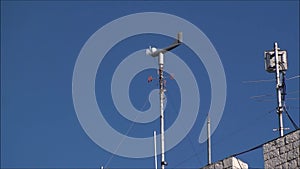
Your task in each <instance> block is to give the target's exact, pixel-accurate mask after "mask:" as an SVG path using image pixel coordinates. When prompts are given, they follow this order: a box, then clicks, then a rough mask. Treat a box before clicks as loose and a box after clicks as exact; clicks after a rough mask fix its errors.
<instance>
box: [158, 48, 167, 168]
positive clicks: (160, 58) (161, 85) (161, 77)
mask: <svg viewBox="0 0 300 169" xmlns="http://www.w3.org/2000/svg"><path fill="white" fill-rule="evenodd" d="M158 65H159V88H160V92H159V93H160V95H159V99H160V139H161V169H164V168H165V165H166V162H165V136H164V132H165V131H164V130H165V129H164V93H165V89H164V75H163V72H164V71H163V69H164V54H163V53H159V56H158Z"/></svg>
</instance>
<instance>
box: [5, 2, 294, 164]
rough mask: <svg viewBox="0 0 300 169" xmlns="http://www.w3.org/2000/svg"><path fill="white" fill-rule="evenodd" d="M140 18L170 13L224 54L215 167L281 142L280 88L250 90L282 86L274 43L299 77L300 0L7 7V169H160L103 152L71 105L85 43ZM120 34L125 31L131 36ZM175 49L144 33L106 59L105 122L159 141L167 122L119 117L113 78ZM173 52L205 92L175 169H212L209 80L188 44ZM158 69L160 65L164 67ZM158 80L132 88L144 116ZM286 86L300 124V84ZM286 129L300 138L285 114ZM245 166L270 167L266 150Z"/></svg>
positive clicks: (99, 85) (174, 155)
mask: <svg viewBox="0 0 300 169" xmlns="http://www.w3.org/2000/svg"><path fill="white" fill-rule="evenodd" d="M140 12H162V13H168V14H172V15H175V16H178V17H180V18H183V19H185V20H187V21H189V22H191V23H192V24H194V25H195V26H196V27H197V28H198V29H200V30H201V31H202V32H203V33H204V34H205V35H206V36H207V37H208V38H209V40H210V41H211V43H212V44H213V45H214V47H215V49H216V51H217V52H218V54H219V57H220V59H221V62H222V64H223V67H224V72H225V75H226V82H227V97H226V105H225V109H224V112H223V116H222V118H221V121H220V123H219V125H218V127H217V129H216V131H215V132H214V133H213V135H212V161H213V162H216V161H218V160H221V159H224V158H226V157H228V156H230V155H232V154H235V153H238V152H242V151H244V150H247V149H249V148H252V147H254V146H256V145H259V144H262V143H264V142H266V141H269V140H272V139H274V138H276V137H278V132H273V131H272V130H273V128H277V127H278V117H277V114H276V112H275V111H274V108H275V107H276V97H275V94H276V91H275V81H269V82H261V83H243V82H244V81H252V80H262V79H271V80H272V79H275V77H274V76H275V75H274V74H271V73H267V72H266V71H265V70H264V56H263V52H264V51H265V50H271V49H273V44H274V42H275V41H276V42H278V44H279V47H281V48H282V49H286V50H287V51H288V64H289V67H288V71H287V78H290V77H294V76H297V75H299V1H264V2H259V1H246V2H239V1H225V2H219V1H212V2H206V1H203V2H196V1H188V2H184V1H174V2H152V1H147V2H126V1H125V2H101V1H99V2H98V1H89V2H85V1H70V2H69V1H65V2H59V1H53V2H50V1H49V2H43V1H28V2H23V1H1V167H3V168H9V167H14V168H22V167H24V168H41V167H45V168H67V167H68V168H69V167H78V168H99V167H100V166H102V165H103V166H105V167H109V168H153V167H154V159H153V157H149V158H126V157H121V156H117V155H113V154H112V153H110V152H108V151H106V150H104V149H103V148H101V147H100V146H98V145H97V144H95V143H94V142H93V141H92V140H91V139H90V138H89V136H88V135H87V134H86V133H85V131H84V130H83V128H82V126H81V124H80V122H79V120H78V118H77V115H76V112H75V109H74V104H73V99H72V78H73V71H74V66H75V63H76V60H77V58H78V56H79V53H80V51H81V49H82V48H83V46H84V44H85V43H86V41H87V40H88V39H89V38H90V36H91V35H93V34H94V33H95V32H96V31H97V30H98V29H100V28H101V27H103V26H104V25H106V24H107V23H109V22H111V21H113V20H115V19H118V18H120V17H123V16H126V15H129V14H134V13H140ZM158 22H159V21H158ZM153 24H156V23H153ZM137 26H138V25H137ZM157 26H159V25H157ZM116 29H119V30H120V32H122V31H124V29H126V28H122V27H120V28H116ZM174 36H176V35H174ZM106 40H107V41H109V39H105V41H106ZM172 41H173V40H172V39H171V38H168V37H166V36H162V35H151V34H150V35H149V34H145V35H137V36H133V37H130V38H127V39H124V40H123V41H120V42H119V43H118V44H117V45H115V46H114V47H113V48H112V49H111V50H110V51H109V52H108V53H107V55H106V56H105V57H104V59H103V63H101V64H100V68H99V70H98V72H97V76H96V80H95V84H96V87H95V94H96V97H97V101H98V104H99V107H100V109H101V111H102V112H103V116H104V117H105V119H106V120H107V121H108V122H109V124H110V125H111V126H112V127H113V128H114V129H115V130H117V131H118V132H120V133H123V134H126V135H128V136H131V137H139V138H141V137H151V136H152V131H153V130H159V119H156V120H155V121H153V122H151V123H149V124H140V123H139V124H138V123H132V122H130V121H129V120H127V119H125V118H124V117H123V116H120V115H119V113H118V111H117V109H116V108H115V105H114V104H113V102H112V96H111V93H110V92H109V91H110V83H111V79H112V74H113V71H114V70H115V68H116V67H117V65H118V64H119V63H120V62H121V61H122V60H123V59H124V58H126V57H127V55H129V54H130V53H132V52H135V51H137V50H142V49H145V48H147V47H148V46H149V45H157V46H158V47H159V46H161V47H164V46H165V45H168V44H169V43H170V42H172ZM199 45H201V44H199ZM99 48H101V45H100V44H99ZM174 53H175V54H177V55H178V56H179V57H180V58H181V59H182V60H184V61H185V62H186V64H187V65H188V66H189V67H190V69H191V70H192V72H193V73H194V76H195V78H196V81H197V84H198V87H199V92H200V93H201V94H200V108H199V112H198V116H197V118H196V121H195V124H194V125H193V127H192V129H191V130H190V132H189V133H188V134H187V136H186V137H185V138H184V139H183V140H182V141H181V142H180V143H179V144H178V145H176V146H175V147H174V148H173V149H171V150H169V151H167V152H166V159H167V161H168V163H169V165H168V166H167V168H199V167H203V166H205V165H206V163H207V160H206V143H202V144H200V143H199V142H198V138H199V133H200V131H201V128H202V126H203V124H204V123H205V118H206V114H207V112H208V110H209V104H210V98H211V94H210V82H209V77H208V73H207V71H206V69H205V67H204V65H203V63H202V62H201V60H199V58H197V56H196V54H195V53H193V52H191V51H189V50H188V46H186V45H182V46H180V47H178V48H177V49H175V50H174ZM141 57H150V56H146V55H143V56H141ZM166 57H167V56H166ZM103 65H104V66H103ZM153 66H154V67H156V66H157V63H156V59H153ZM168 66H172V65H168ZM149 75H151V76H153V77H154V78H155V77H156V76H157V74H156V70H155V69H148V70H145V71H141V72H140V73H139V74H137V75H136V76H135V77H134V79H133V80H132V81H131V83H130V90H129V94H128V95H129V97H130V100H131V102H132V104H133V105H134V106H135V107H136V108H137V109H139V110H143V109H147V108H149V106H150V104H149V102H147V98H148V95H149V93H150V92H151V90H153V89H155V88H157V80H155V79H154V81H153V82H152V83H149V84H148V83H147V78H148V76H149ZM174 78H175V81H174V80H171V79H168V80H167V93H166V95H167V98H168V101H167V107H166V118H167V119H166V128H169V127H170V126H171V125H172V123H173V122H174V121H175V119H176V118H177V115H178V109H179V107H180V106H179V103H180V94H179V88H178V84H177V83H176V74H174ZM118 83H119V85H122V84H123V83H124V81H122V80H120V81H119V82H118ZM187 83H188V82H187ZM286 83H287V92H288V95H287V98H288V99H287V102H286V105H287V106H289V109H288V110H289V114H290V115H291V117H292V118H293V119H294V121H295V122H296V123H297V125H298V126H299V78H294V79H290V80H288V81H286ZM264 94H274V95H273V96H271V97H264V98H261V99H262V100H263V101H260V100H254V99H251V98H250V97H252V96H257V95H264ZM157 99H158V97H157ZM189 99H194V98H189ZM145 101H146V102H145ZM144 103H146V104H145V106H143V105H144ZM96 120H97V119H96ZM284 126H285V127H290V128H291V129H290V130H289V131H286V132H290V131H293V130H294V128H293V126H292V124H291V123H290V121H289V120H288V118H287V116H286V115H285V114H284ZM101 133H102V131H101V130H99V135H100V136H99V137H100V138H101V137H106V136H105V135H101ZM120 142H121V140H120ZM121 143H122V142H121ZM166 144H168V138H166ZM120 147H122V144H120ZM238 158H240V159H241V160H243V161H245V162H247V163H248V164H249V166H250V167H253V168H261V167H263V155H262V149H258V150H255V151H252V152H249V153H246V154H244V155H240V156H238Z"/></svg>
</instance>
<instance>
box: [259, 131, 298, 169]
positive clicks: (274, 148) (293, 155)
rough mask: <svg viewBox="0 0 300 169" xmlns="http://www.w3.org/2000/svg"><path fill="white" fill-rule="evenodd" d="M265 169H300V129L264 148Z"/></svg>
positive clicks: (265, 145)
mask: <svg viewBox="0 0 300 169" xmlns="http://www.w3.org/2000/svg"><path fill="white" fill-rule="evenodd" d="M263 151H264V161H265V163H264V166H265V169H271V168H272V169H273V168H276V169H277V168H278V169H285V168H286V169H298V168H300V129H298V130H296V131H294V132H292V133H289V134H287V135H285V136H283V137H280V138H278V139H276V140H273V141H271V142H268V143H266V144H264V146H263Z"/></svg>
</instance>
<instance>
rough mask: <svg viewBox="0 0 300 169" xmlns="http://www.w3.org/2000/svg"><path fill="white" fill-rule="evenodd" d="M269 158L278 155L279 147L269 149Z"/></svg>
mask: <svg viewBox="0 0 300 169" xmlns="http://www.w3.org/2000/svg"><path fill="white" fill-rule="evenodd" d="M269 156H270V157H269V158H275V157H278V156H279V149H275V150H273V151H270V152H269Z"/></svg>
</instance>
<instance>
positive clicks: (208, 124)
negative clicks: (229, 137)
mask: <svg viewBox="0 0 300 169" xmlns="http://www.w3.org/2000/svg"><path fill="white" fill-rule="evenodd" d="M207 163H208V164H211V141H210V117H209V115H208V117H207Z"/></svg>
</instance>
